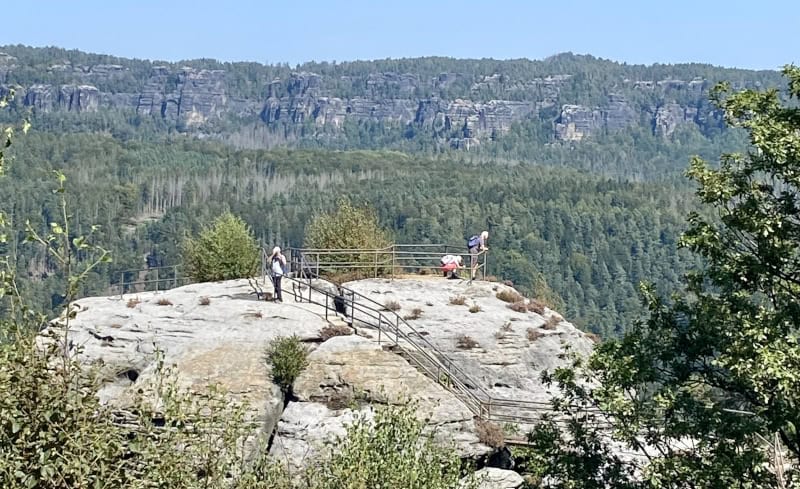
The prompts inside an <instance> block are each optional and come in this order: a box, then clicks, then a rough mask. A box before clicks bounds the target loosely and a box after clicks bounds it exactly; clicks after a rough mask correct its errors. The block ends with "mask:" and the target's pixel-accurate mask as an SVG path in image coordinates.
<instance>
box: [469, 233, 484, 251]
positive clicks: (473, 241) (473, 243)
mask: <svg viewBox="0 0 800 489" xmlns="http://www.w3.org/2000/svg"><path fill="white" fill-rule="evenodd" d="M479 244H481V237H480V236H478V235H477V234H476V235H475V236H473V237H471V238H469V239H468V240H467V248H477V247H478V245H479Z"/></svg>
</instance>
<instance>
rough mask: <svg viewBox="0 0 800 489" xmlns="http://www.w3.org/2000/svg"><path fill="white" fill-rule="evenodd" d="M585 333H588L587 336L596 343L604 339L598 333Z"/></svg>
mask: <svg viewBox="0 0 800 489" xmlns="http://www.w3.org/2000/svg"><path fill="white" fill-rule="evenodd" d="M583 334H584V335H586V337H587V338H589V339H590V340H592V343H594V344H595V345H596V344H598V343H600V342H601V341H602V340H601V339H600V336H598V335H597V334H596V333H592V332H586V333H583Z"/></svg>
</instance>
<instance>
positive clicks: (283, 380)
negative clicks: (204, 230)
mask: <svg viewBox="0 0 800 489" xmlns="http://www.w3.org/2000/svg"><path fill="white" fill-rule="evenodd" d="M266 361H267V363H268V364H269V365H270V367H271V368H272V380H273V381H274V382H275V383H276V384H278V385H279V386H280V387H281V389H283V391H284V392H290V391H291V389H292V384H293V383H294V379H296V378H297V376H298V375H300V373H301V372H302V371H303V370H305V368H306V367H307V366H308V349H307V348H306V346H305V345H304V344H303V343H302V342H300V338H298V337H297V336H295V335H292V336H281V337H279V338H275V339H274V340H272V341H271V342H270V343H269V346H268V347H267V351H266Z"/></svg>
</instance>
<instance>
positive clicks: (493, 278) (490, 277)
mask: <svg viewBox="0 0 800 489" xmlns="http://www.w3.org/2000/svg"><path fill="white" fill-rule="evenodd" d="M484 280H486V281H487V282H498V281H499V280H498V279H497V277H495V276H494V275H487V276H486V278H485V279H484Z"/></svg>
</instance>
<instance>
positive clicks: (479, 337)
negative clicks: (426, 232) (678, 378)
mask: <svg viewBox="0 0 800 489" xmlns="http://www.w3.org/2000/svg"><path fill="white" fill-rule="evenodd" d="M346 286H347V287H350V288H352V289H354V290H355V291H356V292H359V293H361V294H364V295H365V296H367V297H368V298H370V299H372V300H373V301H375V304H373V305H374V306H377V307H379V306H380V305H383V304H386V303H389V302H397V303H398V304H399V305H400V310H398V311H397V313H398V314H399V315H400V316H401V317H409V318H410V317H413V316H415V315H417V314H416V313H418V314H419V318H417V319H407V320H406V323H407V324H408V326H409V328H407V329H408V332H409V334H411V335H412V337H416V338H419V342H418V343H420V344H424V343H425V342H428V343H430V344H431V345H433V347H435V348H436V349H437V350H439V351H441V352H443V353H444V354H445V355H446V356H447V357H448V358H450V359H452V360H453V362H454V363H455V364H456V365H458V367H459V368H461V369H462V370H463V371H464V372H465V373H466V374H467V375H469V376H470V377H471V378H472V379H473V380H475V382H476V383H477V385H476V386H474V387H481V388H483V389H486V390H488V391H489V393H490V394H491V395H492V397H497V398H502V399H523V400H529V401H542V402H546V401H548V400H549V399H550V393H548V392H547V391H546V390H545V388H544V386H543V385H542V384H541V382H540V380H539V379H540V376H541V373H542V372H543V371H544V370H552V369H554V368H555V367H557V366H560V365H565V364H566V363H567V362H568V361H569V359H568V358H566V356H565V353H567V352H568V351H570V352H572V353H576V354H580V355H587V354H588V353H590V352H591V350H592V347H593V342H592V341H591V340H590V339H589V337H587V336H586V335H585V334H584V333H583V332H581V331H580V330H578V329H577V328H576V327H575V326H573V325H572V324H570V323H569V322H567V321H565V320H563V318H562V317H561V316H560V315H559V314H558V313H556V312H555V311H552V310H550V309H547V308H545V309H544V312H543V314H537V313H535V312H524V313H520V312H515V311H513V310H511V309H510V308H509V307H508V305H509V303H508V302H504V301H502V300H500V299H498V298H497V294H498V293H499V292H507V293H511V292H514V289H512V288H511V287H508V286H506V285H503V284H499V283H491V282H483V281H475V282H472V283H471V284H470V283H469V282H467V281H465V280H446V279H444V278H441V277H419V278H404V279H395V280H389V279H369V280H360V281H357V282H351V283H349V284H346ZM458 297H463V298H464V304H463V305H454V304H452V303H451V299H454V298H458ZM473 306H477V308H479V311H478V312H470V308H471V307H473ZM415 309H418V310H419V311H416V313H415V312H414V310H415ZM472 310H475V309H474V308H473V309H472ZM386 314H387V315H388V316H391V313H389V312H387V313H386ZM356 319H358V314H357V315H356ZM411 328H413V330H412V329H411ZM370 334H372V335H373V336H374V335H375V333H370ZM469 340H472V341H469ZM472 342H474V344H473V346H469V345H470V344H472Z"/></svg>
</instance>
